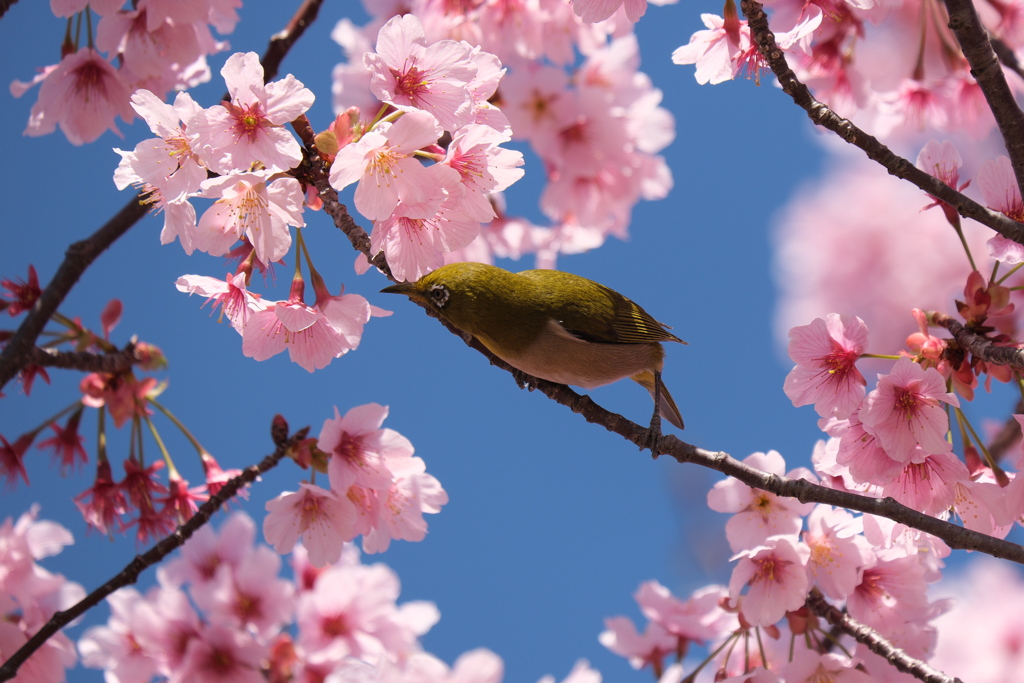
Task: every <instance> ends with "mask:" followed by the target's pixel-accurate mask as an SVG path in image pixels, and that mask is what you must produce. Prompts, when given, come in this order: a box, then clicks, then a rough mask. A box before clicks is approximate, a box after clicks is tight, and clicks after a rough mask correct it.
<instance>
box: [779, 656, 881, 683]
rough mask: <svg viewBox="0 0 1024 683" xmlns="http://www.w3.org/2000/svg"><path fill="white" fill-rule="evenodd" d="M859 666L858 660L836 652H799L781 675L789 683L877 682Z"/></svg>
mask: <svg viewBox="0 0 1024 683" xmlns="http://www.w3.org/2000/svg"><path fill="white" fill-rule="evenodd" d="M858 664H859V662H858V661H857V660H851V659H850V658H849V657H844V656H843V655H840V654H836V653H834V652H829V653H827V654H820V653H818V652H814V651H813V650H798V651H797V652H796V653H794V655H793V661H791V662H790V663H789V664H787V665H786V666H785V667H783V669H782V671H781V672H780V673H781V674H782V677H783V680H785V681H786V682H787V683H818V682H823V681H829V683H871V682H872V681H873V680H875V679H872V678H871V677H870V676H869V675H868V674H867V673H866V672H864V671H861V670H859V669H858V668H857V666H858Z"/></svg>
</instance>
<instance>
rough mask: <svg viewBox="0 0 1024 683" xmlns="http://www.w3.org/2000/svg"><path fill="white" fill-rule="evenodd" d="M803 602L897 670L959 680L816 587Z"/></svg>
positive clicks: (934, 682)
mask: <svg viewBox="0 0 1024 683" xmlns="http://www.w3.org/2000/svg"><path fill="white" fill-rule="evenodd" d="M806 604H807V608H808V609H810V610H811V611H812V612H814V613H815V614H817V615H818V616H819V617H821V618H822V619H824V620H825V621H827V622H828V623H829V624H831V625H832V626H834V627H837V628H839V629H840V630H842V631H843V632H844V633H847V634H849V635H850V636H852V637H853V639H854V640H856V641H857V642H858V643H862V644H863V645H865V646H866V647H867V648H868V649H869V650H871V651H872V652H874V653H875V654H876V655H878V656H879V657H882V658H883V659H885V660H886V661H887V662H889V664H891V665H892V666H893V667H895V668H896V669H897V670H898V671H902V672H903V673H907V674H910V675H911V676H913V677H914V678H917V679H919V680H921V681H924V683H962V682H961V681H960V679H959V678H954V677H952V676H947V675H946V674H944V673H942V672H941V671H939V670H937V669H933V668H932V667H930V666H928V664H927V663H926V662H923V661H921V660H920V659H915V658H914V657H911V656H910V655H908V654H907V653H906V652H904V651H903V650H901V649H900V648H898V647H896V646H895V645H893V644H892V643H890V642H889V641H888V640H886V639H885V638H883V637H882V636H880V635H879V634H878V633H877V632H876V631H875V630H874V629H872V628H869V627H867V626H865V625H864V624H861V623H860V622H858V621H857V620H856V619H854V618H853V617H851V616H850V615H849V614H844V613H843V612H840V611H839V610H838V609H836V608H835V607H834V606H833V605H831V604H829V603H828V602H827V601H826V600H825V596H823V595H822V594H821V592H820V591H819V590H818V589H817V588H815V589H814V590H812V591H811V594H810V595H809V596H808V598H807V603H806Z"/></svg>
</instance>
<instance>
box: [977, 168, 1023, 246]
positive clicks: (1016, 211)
mask: <svg viewBox="0 0 1024 683" xmlns="http://www.w3.org/2000/svg"><path fill="white" fill-rule="evenodd" d="M977 185H978V189H979V190H981V194H982V196H983V197H984V198H985V203H986V204H987V205H988V208H990V209H993V210H995V211H999V212H1000V213H1003V214H1005V215H1006V216H1008V217H1010V218H1012V219H1013V220H1015V221H1018V222H1021V221H1024V201H1021V197H1020V188H1018V187H1017V179H1016V177H1015V176H1014V174H1013V168H1012V167H1011V166H1010V159H1009V157H1005V156H1000V157H997V158H995V159H988V160H987V161H985V162H984V163H982V164H981V167H980V168H979V169H978V177H977ZM988 249H989V254H990V255H991V256H992V258H994V259H996V260H998V261H1003V262H1005V263H1008V264H1011V265H1013V264H1017V263H1024V246H1021V245H1020V244H1018V243H1016V242H1014V241H1013V240H1010V239H1007V238H1005V237H1003V236H1002V235H993V236H992V237H991V238H990V239H989V241H988Z"/></svg>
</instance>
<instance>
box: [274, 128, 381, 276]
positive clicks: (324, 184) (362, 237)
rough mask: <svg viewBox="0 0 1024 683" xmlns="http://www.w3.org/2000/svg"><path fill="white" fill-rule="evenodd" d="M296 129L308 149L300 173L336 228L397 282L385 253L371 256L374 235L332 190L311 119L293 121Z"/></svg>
mask: <svg viewBox="0 0 1024 683" xmlns="http://www.w3.org/2000/svg"><path fill="white" fill-rule="evenodd" d="M292 128H294V129H295V133H296V134H297V135H298V136H299V138H300V139H301V140H302V142H303V144H304V145H305V147H306V159H305V162H304V163H303V166H302V167H300V172H303V175H305V178H306V180H307V181H308V182H310V183H312V185H313V186H314V187H315V188H316V190H317V193H318V194H319V196H320V200H321V201H322V202H323V203H324V213H326V214H327V215H328V216H330V217H331V219H332V220H333V221H334V226H335V227H336V228H338V229H339V230H341V231H342V232H343V233H345V236H346V237H348V241H349V242H351V243H352V248H353V249H355V250H356V251H358V252H360V253H361V254H363V255H364V256H365V257H366V258H367V260H368V261H369V262H370V263H371V264H372V265H373V266H374V267H376V268H377V269H378V270H380V271H381V272H383V273H384V275H385V276H386V277H387V278H388V279H389V280H391V281H392V282H396V280H395V278H394V276H392V275H391V267H390V266H388V262H387V259H386V258H385V257H384V252H380V253H378V254H371V253H370V236H369V235H368V234H367V233H366V230H364V229H363V228H362V227H360V226H359V224H357V223H356V222H355V219H354V218H352V215H351V214H350V213H349V212H348V208H347V207H346V206H345V205H344V204H342V203H341V202H339V201H338V191H337V190H335V189H334V188H333V187H331V183H330V180H329V176H328V173H327V167H326V166H325V165H324V161H323V158H321V156H320V152H319V151H318V150H317V148H316V139H315V134H314V132H313V127H312V126H311V125H310V123H309V119H307V118H306V116H305V115H302V116H300V117H299V118H297V119H295V120H294V121H292Z"/></svg>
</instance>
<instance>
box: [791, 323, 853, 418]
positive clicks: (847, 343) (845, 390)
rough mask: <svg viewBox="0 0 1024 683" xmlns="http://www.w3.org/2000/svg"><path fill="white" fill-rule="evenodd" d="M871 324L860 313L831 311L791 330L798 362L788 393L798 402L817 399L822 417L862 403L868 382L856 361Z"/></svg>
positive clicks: (840, 414)
mask: <svg viewBox="0 0 1024 683" xmlns="http://www.w3.org/2000/svg"><path fill="white" fill-rule="evenodd" d="M867 341H868V328H867V325H865V324H864V321H863V320H861V319H860V318H857V317H856V316H848V315H839V314H837V313H830V314H828V315H827V316H826V317H825V319H824V320H822V319H821V318H815V319H814V321H812V322H811V323H810V324H809V325H804V326H801V327H794V328H793V329H792V330H790V331H789V357H790V358H791V359H793V361H794V362H795V363H796V367H795V368H793V369H792V370H791V371H790V372H789V374H788V375H787V376H786V383H785V391H786V396H788V397H789V398H790V400H792V401H793V405H795V406H803V405H807V404H808V403H814V409H815V410H816V411H817V412H818V415H821V416H822V417H825V416H828V415H831V414H835V416H836V417H837V418H839V419H844V418H847V417H849V416H850V414H851V413H852V412H853V411H854V410H856V409H857V407H858V406H860V402H861V400H862V399H863V398H864V387H865V385H866V384H867V382H866V381H865V379H864V375H862V374H861V373H860V371H859V370H858V369H857V366H856V362H857V360H858V358H860V355H861V354H862V353H864V349H865V347H866V346H867Z"/></svg>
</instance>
